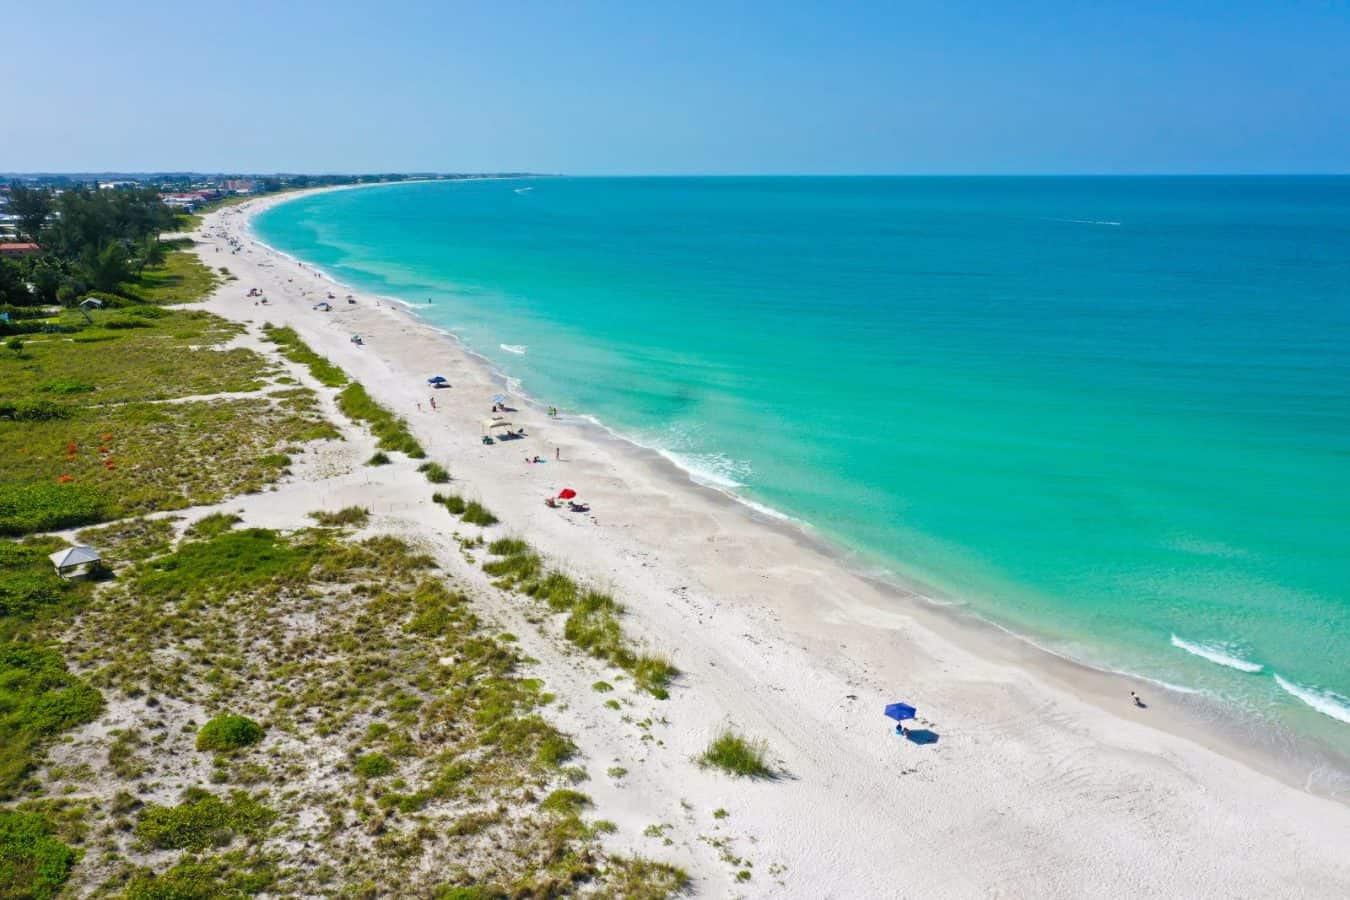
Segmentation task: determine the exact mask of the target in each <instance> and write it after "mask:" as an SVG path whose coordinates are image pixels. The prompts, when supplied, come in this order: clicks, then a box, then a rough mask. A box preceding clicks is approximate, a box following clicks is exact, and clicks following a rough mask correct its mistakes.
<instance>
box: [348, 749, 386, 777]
mask: <svg viewBox="0 0 1350 900" xmlns="http://www.w3.org/2000/svg"><path fill="white" fill-rule="evenodd" d="M352 768H353V769H355V770H356V774H357V775H360V776H361V777H362V778H383V777H384V776H385V775H389V774H391V773H393V771H394V761H393V760H392V759H390V758H389V757H387V756H385V755H384V754H383V753H366V754H364V755H362V756H358V757H357V758H356V762H355V763H354V764H353V766H352Z"/></svg>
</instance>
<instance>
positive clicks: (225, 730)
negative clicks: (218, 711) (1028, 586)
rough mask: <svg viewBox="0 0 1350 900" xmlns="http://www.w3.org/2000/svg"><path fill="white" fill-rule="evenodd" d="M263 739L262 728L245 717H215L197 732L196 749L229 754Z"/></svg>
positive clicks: (226, 715)
mask: <svg viewBox="0 0 1350 900" xmlns="http://www.w3.org/2000/svg"><path fill="white" fill-rule="evenodd" d="M262 739H263V727H262V726H261V725H259V724H258V723H257V722H255V721H253V720H252V719H250V718H248V717H246V716H235V715H230V714H228V713H227V714H224V715H219V716H216V717H215V718H213V719H211V720H210V721H208V722H207V723H206V724H205V725H203V726H202V728H201V731H198V732H197V749H198V750H214V751H217V752H220V753H229V752H232V751H234V750H242V749H243V748H245V747H251V746H253V745H254V744H256V743H258V741H261V740H262Z"/></svg>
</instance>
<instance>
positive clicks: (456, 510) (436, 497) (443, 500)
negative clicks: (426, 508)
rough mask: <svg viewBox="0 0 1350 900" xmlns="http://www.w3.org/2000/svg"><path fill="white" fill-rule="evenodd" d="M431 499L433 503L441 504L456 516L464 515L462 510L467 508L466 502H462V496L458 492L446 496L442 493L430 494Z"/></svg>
mask: <svg viewBox="0 0 1350 900" xmlns="http://www.w3.org/2000/svg"><path fill="white" fill-rule="evenodd" d="M431 500H432V502H433V503H439V504H441V505H442V506H444V507H445V508H446V509H448V510H450V513H451V514H452V515H456V516H462V515H464V510H466V509H468V508H469V506H468V504H467V503H465V502H464V498H463V497H461V496H459V495H458V494H451V495H449V496H448V497H447V496H446V495H444V494H432V495H431Z"/></svg>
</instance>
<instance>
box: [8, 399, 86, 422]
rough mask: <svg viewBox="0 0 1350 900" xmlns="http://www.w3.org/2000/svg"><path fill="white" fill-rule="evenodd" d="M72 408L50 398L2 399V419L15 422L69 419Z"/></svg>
mask: <svg viewBox="0 0 1350 900" xmlns="http://www.w3.org/2000/svg"><path fill="white" fill-rule="evenodd" d="M69 418H70V408H69V407H66V406H62V405H61V404H59V403H53V402H52V401H50V400H18V401H14V402H9V401H0V419H13V420H14V421H15V422H54V421H56V420H57V419H69Z"/></svg>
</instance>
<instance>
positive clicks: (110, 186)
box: [98, 181, 141, 191]
mask: <svg viewBox="0 0 1350 900" xmlns="http://www.w3.org/2000/svg"><path fill="white" fill-rule="evenodd" d="M140 184H141V183H140V182H139V181H100V182H99V183H98V189H99V190H100V191H114V190H117V189H118V188H129V187H140Z"/></svg>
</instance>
